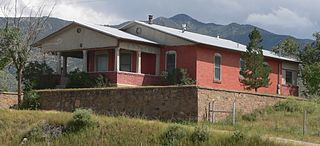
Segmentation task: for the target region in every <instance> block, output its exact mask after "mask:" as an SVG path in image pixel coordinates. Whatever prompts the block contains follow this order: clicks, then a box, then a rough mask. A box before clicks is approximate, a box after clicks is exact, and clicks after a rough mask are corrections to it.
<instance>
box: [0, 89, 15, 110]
mask: <svg viewBox="0 0 320 146" xmlns="http://www.w3.org/2000/svg"><path fill="white" fill-rule="evenodd" d="M17 103H18V95H17V93H11V92H0V109H8V108H9V107H10V106H12V105H14V104H17Z"/></svg>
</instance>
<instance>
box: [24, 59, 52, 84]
mask: <svg viewBox="0 0 320 146" xmlns="http://www.w3.org/2000/svg"><path fill="white" fill-rule="evenodd" d="M52 73H53V69H52V68H51V67H50V66H49V65H47V64H46V63H39V62H38V61H35V62H30V63H29V64H28V65H27V66H26V67H25V70H24V72H23V77H24V84H25V85H27V86H29V87H30V89H31V88H33V89H47V88H54V87H55V86H56V81H55V80H54V78H47V77H46V76H48V75H49V76H50V75H52Z"/></svg>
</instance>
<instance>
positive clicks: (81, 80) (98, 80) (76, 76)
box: [67, 69, 110, 88]
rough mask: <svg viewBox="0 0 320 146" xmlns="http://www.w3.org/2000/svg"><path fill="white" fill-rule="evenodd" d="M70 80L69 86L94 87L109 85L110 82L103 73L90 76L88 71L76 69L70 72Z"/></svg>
mask: <svg viewBox="0 0 320 146" xmlns="http://www.w3.org/2000/svg"><path fill="white" fill-rule="evenodd" d="M68 78H69V81H68V84H67V88H92V87H108V86H110V82H109V80H108V79H106V78H105V77H104V76H103V75H98V76H96V77H93V76H89V74H88V73H86V72H82V71H80V70H79V69H76V70H74V71H72V72H70V73H69V75H68Z"/></svg>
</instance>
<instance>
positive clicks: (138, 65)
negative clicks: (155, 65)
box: [136, 50, 141, 74]
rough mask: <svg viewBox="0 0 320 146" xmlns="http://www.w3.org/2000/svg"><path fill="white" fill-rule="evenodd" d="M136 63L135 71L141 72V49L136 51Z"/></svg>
mask: <svg viewBox="0 0 320 146" xmlns="http://www.w3.org/2000/svg"><path fill="white" fill-rule="evenodd" d="M136 63H137V65H136V72H137V73H139V74H140V73H141V51H140V50H139V51H137V62H136Z"/></svg>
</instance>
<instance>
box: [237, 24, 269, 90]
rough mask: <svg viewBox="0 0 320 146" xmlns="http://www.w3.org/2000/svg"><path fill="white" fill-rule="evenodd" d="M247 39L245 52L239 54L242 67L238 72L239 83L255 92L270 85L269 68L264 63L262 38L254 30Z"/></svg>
mask: <svg viewBox="0 0 320 146" xmlns="http://www.w3.org/2000/svg"><path fill="white" fill-rule="evenodd" d="M249 39H250V42H249V44H248V46H247V50H246V52H244V53H242V54H241V57H242V59H243V61H244V66H243V69H242V70H241V71H240V74H241V75H242V76H243V78H242V79H241V80H240V82H241V83H242V84H244V86H245V88H246V89H248V90H252V89H254V90H255V91H256V92H257V91H258V88H260V87H268V86H269V85H270V83H269V82H270V79H269V74H270V72H271V68H270V67H269V66H268V65H267V64H266V63H264V56H263V52H262V49H263V47H262V45H261V42H262V37H261V35H260V32H259V31H258V30H257V29H256V28H255V29H254V30H253V31H252V32H251V33H250V34H249Z"/></svg>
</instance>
